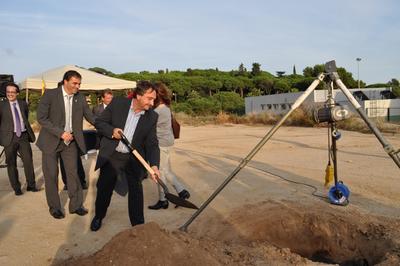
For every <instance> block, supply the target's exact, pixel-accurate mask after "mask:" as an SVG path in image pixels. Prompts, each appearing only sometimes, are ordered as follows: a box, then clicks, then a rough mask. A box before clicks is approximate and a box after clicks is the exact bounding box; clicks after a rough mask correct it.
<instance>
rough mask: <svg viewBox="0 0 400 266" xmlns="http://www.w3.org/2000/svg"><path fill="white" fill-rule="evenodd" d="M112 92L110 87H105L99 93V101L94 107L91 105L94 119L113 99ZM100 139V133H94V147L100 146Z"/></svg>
mask: <svg viewBox="0 0 400 266" xmlns="http://www.w3.org/2000/svg"><path fill="white" fill-rule="evenodd" d="M113 97H114V96H113V92H112V90H110V89H105V90H104V91H103V92H102V93H101V103H100V104H99V105H97V106H95V107H93V109H92V112H93V116H94V119H95V120H96V118H97V117H99V116H100V115H101V113H102V112H103V111H104V110H105V109H106V108H107V106H108V105H109V104H110V103H111V101H112V99H113ZM100 140H101V135H100V134H99V133H98V132H97V134H96V144H95V149H96V150H98V149H99V148H100Z"/></svg>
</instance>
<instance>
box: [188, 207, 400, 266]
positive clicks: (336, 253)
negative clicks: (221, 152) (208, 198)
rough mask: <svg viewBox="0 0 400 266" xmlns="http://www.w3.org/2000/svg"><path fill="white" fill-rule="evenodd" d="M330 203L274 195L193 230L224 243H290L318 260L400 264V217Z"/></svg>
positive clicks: (292, 248)
mask: <svg viewBox="0 0 400 266" xmlns="http://www.w3.org/2000/svg"><path fill="white" fill-rule="evenodd" d="M332 206H333V205H326V203H322V204H315V205H313V206H303V205H301V204H299V203H298V202H279V203H278V202H274V201H268V202H262V203H260V204H257V205H247V206H243V207H242V208H240V209H238V210H235V211H234V212H233V213H232V215H230V216H229V217H228V218H227V219H226V220H225V221H223V223H222V225H221V226H219V227H214V226H213V227H205V226H197V227H196V228H197V230H196V232H195V233H194V234H195V236H196V237H201V236H207V237H210V238H213V239H218V240H220V241H223V242H224V243H226V244H241V245H243V246H246V245H247V246H254V243H257V244H258V245H266V246H268V245H270V246H271V245H272V246H274V247H277V248H287V249H289V250H290V251H291V252H294V253H296V254H299V255H301V256H302V257H305V258H308V259H310V260H312V261H315V262H323V263H337V264H340V265H375V264H379V263H382V265H383V264H385V265H386V263H388V264H387V265H393V263H394V261H395V262H396V263H394V264H400V257H399V256H400V242H399V235H400V234H399V232H398V229H397V228H399V226H400V222H399V220H396V219H389V218H385V217H374V216H369V215H362V214H360V213H358V212H355V211H349V210H348V209H345V208H342V207H332ZM208 223H210V224H215V223H217V221H215V222H214V221H212V220H211V221H208ZM220 223H221V222H220Z"/></svg>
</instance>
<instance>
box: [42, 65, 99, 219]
mask: <svg viewBox="0 0 400 266" xmlns="http://www.w3.org/2000/svg"><path fill="white" fill-rule="evenodd" d="M81 79H82V77H81V75H80V74H79V73H78V72H76V71H74V70H69V71H67V72H66V73H65V74H64V77H63V81H62V86H59V87H58V88H56V89H52V90H46V91H45V93H44V95H43V96H42V98H41V99H40V103H39V105H38V109H37V119H38V122H39V124H40V125H41V126H42V128H41V130H40V134H39V137H38V141H37V143H36V145H37V146H38V147H39V149H40V150H41V151H42V169H43V175H44V181H45V188H46V199H47V204H48V205H49V211H50V214H51V215H52V216H53V217H54V218H56V219H61V218H64V213H63V212H62V210H61V203H60V197H59V195H58V167H57V163H58V157H60V156H61V157H62V159H63V161H64V166H65V171H66V173H67V183H68V196H69V199H70V201H69V212H70V213H75V214H78V215H81V216H83V215H86V214H87V212H88V211H87V210H86V209H85V208H84V207H83V193H82V187H81V183H80V181H79V177H78V172H77V160H76V158H77V156H78V154H79V153H86V146H85V142H84V138H83V132H82V126H83V117H85V118H86V120H87V121H88V122H89V123H91V124H93V123H94V121H93V115H92V112H91V111H90V109H89V106H88V104H87V102H86V99H85V96H84V95H82V94H80V93H79V88H80V85H81Z"/></svg>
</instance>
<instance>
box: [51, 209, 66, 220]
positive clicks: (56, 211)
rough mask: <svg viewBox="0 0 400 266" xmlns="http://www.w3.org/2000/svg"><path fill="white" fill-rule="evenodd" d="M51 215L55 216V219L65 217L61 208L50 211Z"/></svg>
mask: <svg viewBox="0 0 400 266" xmlns="http://www.w3.org/2000/svg"><path fill="white" fill-rule="evenodd" d="M50 214H51V216H53V217H54V218H55V219H62V218H64V217H65V216H64V213H63V212H62V211H60V210H53V211H50Z"/></svg>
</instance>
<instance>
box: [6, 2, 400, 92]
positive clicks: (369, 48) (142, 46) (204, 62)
mask: <svg viewBox="0 0 400 266" xmlns="http://www.w3.org/2000/svg"><path fill="white" fill-rule="evenodd" d="M399 11H400V1H398V0H351V1H350V0H337V1H314V0H309V1H307V0H306V1H298V0H280V1H268V0H265V1H253V0H247V1H236V0H232V1H224V0H221V1H218V0H213V1H210V0H203V1H190V0H186V1H183V0H182V1H177V0H169V1H135V0H125V1H119V0H113V1H103V0H97V1H92V0H87V1H85V0H80V1H75V0H69V1H54V0H38V1H35V0H28V1H23V0H13V1H2V2H1V5H0V73H1V74H13V75H14V78H15V79H16V80H17V81H18V82H19V81H22V80H23V79H24V78H26V77H28V76H31V75H36V74H40V73H41V72H44V71H46V70H49V69H52V68H55V67H59V66H63V65H66V64H72V65H78V66H81V67H85V68H90V67H102V68H105V69H107V70H109V71H112V72H114V73H118V74H120V73H125V72H140V71H145V70H146V71H151V72H156V71H157V70H159V69H164V70H165V69H167V68H168V69H169V70H181V71H185V70H186V69H187V68H192V69H196V68H198V69H208V68H214V69H215V68H218V69H219V70H223V71H230V70H233V69H237V68H238V67H239V65H240V64H241V63H243V64H244V66H245V67H246V68H247V69H248V70H251V66H252V63H254V62H257V63H260V64H261V69H262V70H265V71H269V72H271V73H272V74H276V71H286V73H287V74H292V72H293V66H296V70H297V73H302V70H303V69H304V68H305V67H307V66H314V65H316V64H323V63H325V62H327V61H330V60H336V63H337V65H338V66H339V67H344V68H345V69H346V70H347V71H349V72H351V73H353V78H354V79H355V80H357V79H358V77H359V78H360V79H361V80H363V81H364V82H366V83H367V84H372V83H384V82H388V81H389V80H391V79H392V78H396V79H400V12H399ZM356 58H361V61H359V62H357V60H356ZM60 79H61V77H60ZM82 82H84V80H83V81H82Z"/></svg>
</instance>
